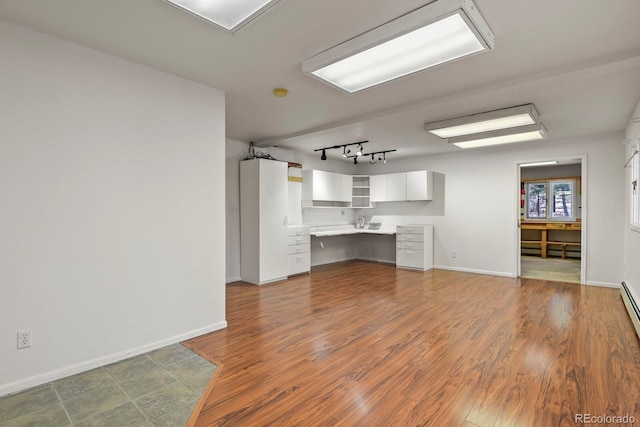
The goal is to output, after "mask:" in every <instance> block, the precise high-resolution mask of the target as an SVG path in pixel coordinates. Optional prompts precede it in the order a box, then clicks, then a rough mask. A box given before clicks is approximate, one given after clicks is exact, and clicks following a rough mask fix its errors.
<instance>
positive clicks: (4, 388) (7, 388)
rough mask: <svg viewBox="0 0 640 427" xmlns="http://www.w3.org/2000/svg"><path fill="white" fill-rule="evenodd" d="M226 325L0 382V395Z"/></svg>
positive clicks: (223, 324)
mask: <svg viewBox="0 0 640 427" xmlns="http://www.w3.org/2000/svg"><path fill="white" fill-rule="evenodd" d="M226 327H227V322H226V320H225V321H222V322H218V323H214V324H212V325H209V326H206V327H204V328H200V329H196V330H194V331H190V332H186V333H184V334H180V335H176V336H173V337H171V338H166V339H163V340H160V341H156V342H154V343H151V344H146V345H143V346H140V347H136V348H132V349H130V350H126V351H121V352H118V353H114V354H110V355H108V356H104V357H99V358H96V359H93V360H87V361H85V362H80V363H76V364H75V365H71V366H65V367H64V368H60V369H56V370H53V371H49V372H45V373H43V374H38V375H34V376H32V377H28V378H24V379H21V380H18V381H14V382H11V383H8V384H2V385H0V397H1V396H5V395H7V394H12V393H17V392H19V391H23V390H26V389H28V388H31V387H35V386H38V385H41V384H45V383H48V382H51V381H56V380H59V379H61V378H65V377H68V376H70V375H75V374H79V373H81V372H85V371H89V370H91V369H95V368H99V367H101V366H105V365H108V364H110V363H115V362H119V361H121V360H124V359H128V358H130V357H134V356H138V355H140V354H143V353H148V352H150V351H153V350H157V349H159V348H162V347H166V346H168V345H171V344H175V343H178V342H180V341H185V340H188V339H191V338H195V337H199V336H200V335H204V334H208V333H209V332H213V331H217V330H219V329H224V328H226Z"/></svg>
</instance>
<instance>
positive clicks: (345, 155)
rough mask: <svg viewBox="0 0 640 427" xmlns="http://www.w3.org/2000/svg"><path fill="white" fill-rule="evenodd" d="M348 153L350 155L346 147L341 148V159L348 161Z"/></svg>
mask: <svg viewBox="0 0 640 427" xmlns="http://www.w3.org/2000/svg"><path fill="white" fill-rule="evenodd" d="M349 153H351V150H347V147H342V157H344V158H345V159H348V158H349Z"/></svg>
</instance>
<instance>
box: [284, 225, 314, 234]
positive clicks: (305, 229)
mask: <svg viewBox="0 0 640 427" xmlns="http://www.w3.org/2000/svg"><path fill="white" fill-rule="evenodd" d="M309 231H310V227H309V226H306V225H300V226H298V225H290V226H289V227H287V236H289V237H291V236H308V235H309Z"/></svg>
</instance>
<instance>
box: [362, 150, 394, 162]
mask: <svg viewBox="0 0 640 427" xmlns="http://www.w3.org/2000/svg"><path fill="white" fill-rule="evenodd" d="M394 151H397V150H384V151H376V152H373V153H367V154H365V156H371V160H369V163H371V164H372V165H373V164H375V163H376V155H377V156H378V160H379V161H381V162H382V163H383V164H386V163H387V153H393V152H394Z"/></svg>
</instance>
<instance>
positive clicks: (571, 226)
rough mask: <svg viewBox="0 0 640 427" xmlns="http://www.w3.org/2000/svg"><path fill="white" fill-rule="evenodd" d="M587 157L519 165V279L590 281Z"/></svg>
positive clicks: (582, 282)
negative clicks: (587, 226) (585, 229)
mask: <svg viewBox="0 0 640 427" xmlns="http://www.w3.org/2000/svg"><path fill="white" fill-rule="evenodd" d="M585 160H586V159H585V157H584V156H582V157H579V158H566V159H556V160H548V161H538V162H535V163H520V164H519V165H518V183H519V190H520V191H519V192H520V198H519V206H518V225H519V230H518V250H517V252H518V255H517V260H518V266H517V270H518V277H526V278H534V279H541V280H552V281H559V282H572V283H581V284H584V283H585V276H586V272H585V264H586V263H585V257H586V250H585V248H586V239H585V237H586V236H585V233H584V231H583V230H584V225H585V219H586V218H585V213H586V209H585V205H586V191H585V179H584V177H585V176H586V173H585V169H586V161H585Z"/></svg>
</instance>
